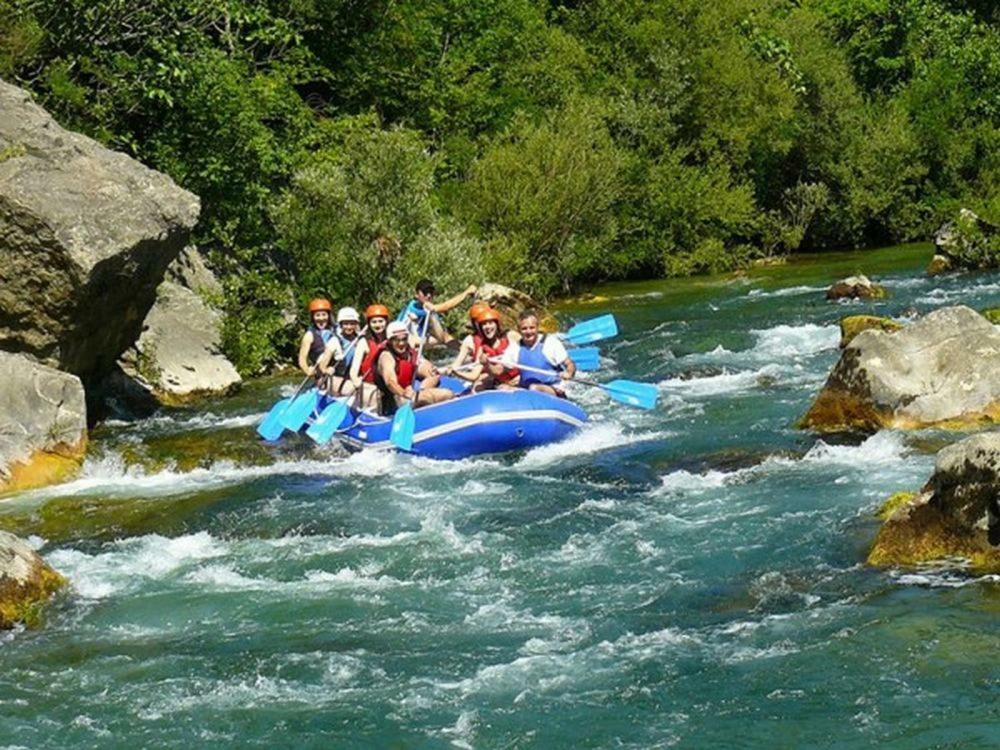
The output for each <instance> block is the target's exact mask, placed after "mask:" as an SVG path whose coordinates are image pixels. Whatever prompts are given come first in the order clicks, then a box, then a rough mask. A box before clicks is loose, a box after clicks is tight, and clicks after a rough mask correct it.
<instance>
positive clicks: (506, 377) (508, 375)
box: [472, 333, 521, 383]
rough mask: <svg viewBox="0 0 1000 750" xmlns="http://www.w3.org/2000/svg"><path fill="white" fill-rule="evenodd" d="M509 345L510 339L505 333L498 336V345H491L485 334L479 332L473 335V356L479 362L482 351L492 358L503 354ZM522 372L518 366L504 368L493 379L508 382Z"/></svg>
mask: <svg viewBox="0 0 1000 750" xmlns="http://www.w3.org/2000/svg"><path fill="white" fill-rule="evenodd" d="M509 345H510V339H509V338H507V336H505V335H504V336H499V337H498V338H497V343H496V346H490V345H489V344H487V343H486V339H485V338H483V335H482V334H481V333H477V334H475V335H474V336H473V337H472V346H473V349H472V358H473V359H474V360H476V361H477V362H478V361H479V353H480V352H485V353H486V356H487V357H490V358H493V357H499V356H500V355H501V354H503V353H504V352H505V351H507V347H508V346H509ZM520 374H521V373H520V372H518V370H517V368H516V367H515V368H513V369H510V370H504V371H503V372H502V373H500V374H499V375H495V376H494V378H493V379H494V380H496V381H497V382H498V383H506V382H508V381H511V380H513V379H514V378H516V377H517V376H518V375H520Z"/></svg>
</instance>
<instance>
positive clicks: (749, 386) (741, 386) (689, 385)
mask: <svg viewBox="0 0 1000 750" xmlns="http://www.w3.org/2000/svg"><path fill="white" fill-rule="evenodd" d="M783 372H784V369H783V368H782V367H781V366H780V365H777V364H769V365H764V366H763V367H761V368H760V369H757V370H741V371H738V372H729V371H725V370H724V371H723V372H722V373H720V374H718V375H708V376H706V377H703V378H691V379H690V380H681V379H680V378H669V379H667V380H663V381H661V382H660V383H659V387H660V390H662V391H666V393H668V394H681V395H686V396H694V397H696V398H697V397H706V396H720V395H728V394H734V393H742V392H745V391H749V390H753V389H754V388H757V387H759V386H760V385H761V381H762V379H765V380H770V379H777V378H779V376H781V374H782V373H783Z"/></svg>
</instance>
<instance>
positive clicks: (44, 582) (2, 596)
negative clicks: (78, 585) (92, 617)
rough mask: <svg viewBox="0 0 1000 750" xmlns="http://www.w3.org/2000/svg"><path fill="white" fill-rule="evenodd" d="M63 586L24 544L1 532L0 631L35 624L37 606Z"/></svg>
mask: <svg viewBox="0 0 1000 750" xmlns="http://www.w3.org/2000/svg"><path fill="white" fill-rule="evenodd" d="M64 584H65V579H64V578H63V577H62V576H60V575H59V574H58V573H56V572H55V571H54V570H52V568H50V567H49V566H48V565H47V564H46V563H45V561H44V560H42V558H41V557H40V556H39V555H38V553H37V552H35V551H34V550H33V549H32V548H31V547H30V546H28V544H27V543H26V542H24V541H23V540H21V539H18V538H17V537H16V536H14V535H13V534H10V533H8V532H6V531H0V628H11V627H13V626H14V625H17V624H18V623H26V624H28V625H33V624H36V623H37V608H38V605H39V604H41V603H42V602H43V601H45V600H46V599H48V598H49V596H51V595H52V593H53V592H55V591H56V590H58V589H59V588H61V587H62V586H63V585H64Z"/></svg>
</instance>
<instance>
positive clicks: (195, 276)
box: [165, 246, 222, 300]
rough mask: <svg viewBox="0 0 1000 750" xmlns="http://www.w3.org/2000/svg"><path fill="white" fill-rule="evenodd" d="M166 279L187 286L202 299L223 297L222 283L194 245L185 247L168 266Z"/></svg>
mask: <svg viewBox="0 0 1000 750" xmlns="http://www.w3.org/2000/svg"><path fill="white" fill-rule="evenodd" d="M165 280H166V281H172V282H173V283H175V284H179V285H180V286H184V287H187V288H188V289H190V290H191V291H192V292H194V293H195V294H197V295H198V296H199V297H201V298H202V299H206V300H210V299H219V298H221V297H222V284H220V283H219V280H218V279H217V278H216V277H215V274H214V273H212V271H211V269H210V268H209V267H208V265H207V264H206V263H205V259H204V258H203V257H202V255H201V253H199V252H198V249H197V248H196V247H194V246H188V247H186V248H184V249H183V250H182V251H181V253H180V255H178V256H177V258H176V259H175V260H174V262H173V263H171V264H170V265H169V266H168V267H167V274H166V279H165Z"/></svg>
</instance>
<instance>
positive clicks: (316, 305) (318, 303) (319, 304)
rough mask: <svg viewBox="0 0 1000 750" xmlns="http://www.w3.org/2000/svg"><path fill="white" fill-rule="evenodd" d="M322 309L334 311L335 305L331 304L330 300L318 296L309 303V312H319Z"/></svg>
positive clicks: (329, 311)
mask: <svg viewBox="0 0 1000 750" xmlns="http://www.w3.org/2000/svg"><path fill="white" fill-rule="evenodd" d="M321 310H326V311H327V312H328V313H332V312H333V305H331V304H330V300H328V299H323V298H322V297H317V298H316V299H314V300H313V301H312V302H310V303H309V314H310V315H312V314H313V313H318V312H319V311H321Z"/></svg>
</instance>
